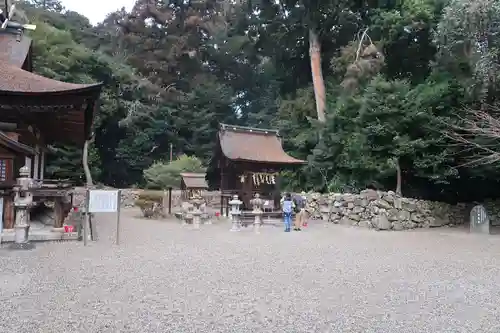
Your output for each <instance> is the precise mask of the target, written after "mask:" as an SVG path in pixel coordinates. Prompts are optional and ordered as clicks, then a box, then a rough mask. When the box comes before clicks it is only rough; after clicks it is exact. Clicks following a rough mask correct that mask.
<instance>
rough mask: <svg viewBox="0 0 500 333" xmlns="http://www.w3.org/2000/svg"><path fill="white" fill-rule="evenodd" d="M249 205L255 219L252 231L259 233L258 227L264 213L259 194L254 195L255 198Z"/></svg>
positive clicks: (262, 202)
mask: <svg viewBox="0 0 500 333" xmlns="http://www.w3.org/2000/svg"><path fill="white" fill-rule="evenodd" d="M250 204H251V205H252V214H253V215H254V217H255V220H254V223H253V225H254V230H255V233H256V234H258V233H260V226H261V225H262V214H263V213H264V212H263V210H262V207H263V206H264V200H262V199H261V198H260V194H259V193H255V197H254V198H253V199H252V200H250Z"/></svg>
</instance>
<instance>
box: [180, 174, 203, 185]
mask: <svg viewBox="0 0 500 333" xmlns="http://www.w3.org/2000/svg"><path fill="white" fill-rule="evenodd" d="M205 176H206V174H205V173H191V172H183V173H181V177H182V181H183V182H184V184H186V187H187V188H208V184H207V181H206V180H205Z"/></svg>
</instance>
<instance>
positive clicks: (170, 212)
mask: <svg viewBox="0 0 500 333" xmlns="http://www.w3.org/2000/svg"><path fill="white" fill-rule="evenodd" d="M168 214H169V215H172V187H169V188H168Z"/></svg>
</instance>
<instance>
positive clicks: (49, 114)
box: [0, 15, 102, 231]
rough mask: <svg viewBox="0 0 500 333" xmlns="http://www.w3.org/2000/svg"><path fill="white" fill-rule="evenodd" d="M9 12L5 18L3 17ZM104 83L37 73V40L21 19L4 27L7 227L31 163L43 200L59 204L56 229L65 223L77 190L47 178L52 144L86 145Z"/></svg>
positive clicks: (0, 129) (2, 142)
mask: <svg viewBox="0 0 500 333" xmlns="http://www.w3.org/2000/svg"><path fill="white" fill-rule="evenodd" d="M2 19H3V20H4V23H5V20H6V19H5V16H3V15H2V16H1V18H0V23H2V22H1V20H2ZM101 89H102V84H101V83H96V84H72V83H66V82H61V81H57V80H52V79H49V78H46V77H43V76H40V75H37V74H35V73H33V54H32V40H31V39H30V38H29V37H28V36H27V35H26V34H25V32H24V29H23V26H22V25H21V24H19V23H16V22H8V24H7V23H6V24H3V25H2V28H1V29H0V197H1V198H2V199H3V211H1V212H0V213H1V214H2V221H3V229H4V231H5V229H10V228H12V227H13V224H14V208H13V187H14V185H15V182H16V178H17V177H18V176H19V169H20V168H22V167H24V166H27V167H28V168H29V176H30V177H31V178H32V179H33V181H34V182H33V184H34V185H33V186H34V190H33V191H34V194H33V196H34V198H35V201H36V202H38V203H43V202H44V201H46V200H47V201H52V202H54V203H55V211H56V214H55V221H54V227H60V226H62V223H63V220H64V217H65V214H67V212H66V211H65V210H66V207H65V206H64V205H63V203H64V201H65V200H66V199H67V197H68V194H69V193H70V191H71V190H72V189H73V188H72V186H71V185H70V184H69V183H68V182H67V181H65V180H49V179H45V165H46V152H47V147H48V146H49V145H52V144H68V145H75V146H77V147H83V145H84V143H85V141H86V140H87V139H89V137H90V135H91V126H92V121H93V116H94V110H95V107H96V105H97V100H98V98H99V96H100V93H101Z"/></svg>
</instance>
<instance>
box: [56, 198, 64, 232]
mask: <svg viewBox="0 0 500 333" xmlns="http://www.w3.org/2000/svg"><path fill="white" fill-rule="evenodd" d="M63 223H64V205H63V200H62V198H61V197H57V198H55V200H54V228H62V226H63Z"/></svg>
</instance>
